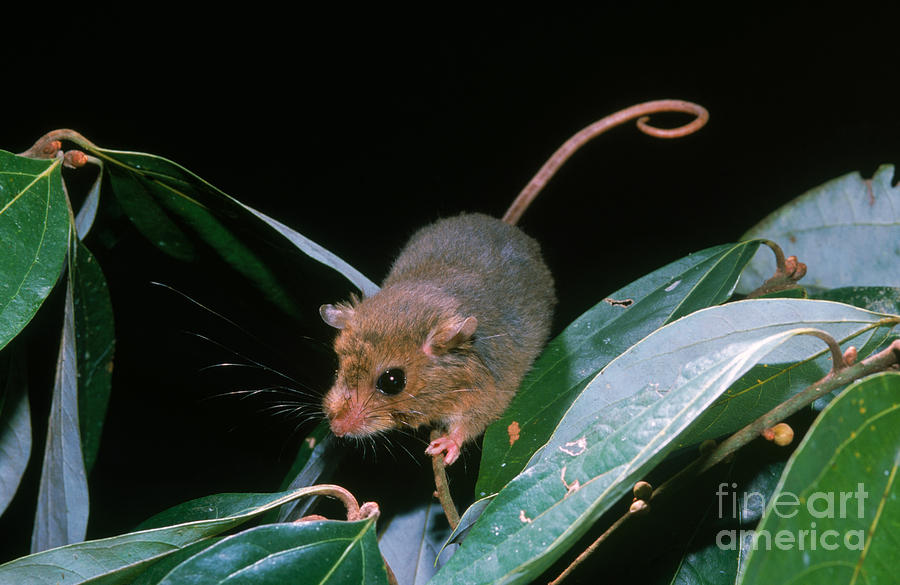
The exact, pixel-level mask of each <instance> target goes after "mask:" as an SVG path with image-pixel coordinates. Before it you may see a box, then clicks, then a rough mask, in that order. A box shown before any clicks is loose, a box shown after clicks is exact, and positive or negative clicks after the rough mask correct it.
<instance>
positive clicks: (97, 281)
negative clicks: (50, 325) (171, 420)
mask: <svg viewBox="0 0 900 585" xmlns="http://www.w3.org/2000/svg"><path fill="white" fill-rule="evenodd" d="M73 255H74V258H75V262H74V264H73V269H72V273H71V278H72V283H73V294H74V302H75V347H76V350H77V361H78V419H79V428H80V429H81V449H82V452H83V453H84V466H85V469H86V470H87V471H88V472H90V470H91V468H92V467H93V466H94V461H95V460H96V458H97V451H98V450H99V449H100V436H101V432H102V430H103V421H104V419H105V418H106V408H107V406H108V404H109V394H110V390H111V385H112V371H113V352H114V350H115V341H116V340H115V333H116V332H115V326H114V323H113V309H112V301H111V299H110V296H109V289H108V288H107V286H106V279H105V278H104V276H103V271H102V270H101V269H100V265H99V264H98V263H97V260H95V259H94V257H93V255H92V254H91V253H90V252H89V251H88V249H87V248H85V247H84V245H83V244H82V243H81V242H77V243H76V244H74V246H73Z"/></svg>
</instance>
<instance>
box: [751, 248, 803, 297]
mask: <svg viewBox="0 0 900 585" xmlns="http://www.w3.org/2000/svg"><path fill="white" fill-rule="evenodd" d="M763 244H765V245H766V246H768V247H769V248H770V249H771V250H772V252H773V253H774V254H775V274H773V275H772V277H771V278H770V279H768V280H767V281H765V282H764V283H762V285H761V286H760V287H759V288H757V289H756V290H754V291H753V292H751V293H750V294H748V295H747V298H748V299H754V298H756V297H761V296H763V295H767V294H769V293H773V292H778V291H783V290H790V289H793V288H799V287H800V285H798V284H797V281H798V280H800V279H801V278H803V277H804V276H806V264H804V263H803V262H799V261H798V260H797V257H796V256H789V257H787V258H785V257H784V252H782V251H781V246H779V245H778V244H776V243H775V242H773V241H772V240H763Z"/></svg>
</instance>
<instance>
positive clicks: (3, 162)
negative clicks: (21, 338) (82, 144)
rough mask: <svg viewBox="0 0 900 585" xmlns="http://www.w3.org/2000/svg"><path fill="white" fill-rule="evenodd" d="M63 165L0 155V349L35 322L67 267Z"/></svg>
mask: <svg viewBox="0 0 900 585" xmlns="http://www.w3.org/2000/svg"><path fill="white" fill-rule="evenodd" d="M60 164H61V163H60V162H59V161H57V160H53V161H47V160H33V159H29V158H24V157H20V156H16V155H14V154H11V153H9V152H5V151H0V349H2V348H3V347H4V346H5V345H6V344H7V343H9V341H10V340H11V339H12V338H13V337H15V336H16V335H18V333H19V331H21V330H22V328H23V327H25V325H26V324H27V323H28V322H29V321H30V320H31V318H32V317H33V316H34V314H35V313H36V312H37V310H38V307H40V306H41V303H43V302H44V299H46V298H47V295H48V294H50V290H51V289H52V288H53V286H54V285H55V284H56V280H57V278H59V274H60V271H61V270H62V267H63V259H64V258H65V255H66V246H67V243H68V234H69V215H68V209H67V207H66V196H65V193H64V192H63V187H62V178H61V175H60V171H59V169H60Z"/></svg>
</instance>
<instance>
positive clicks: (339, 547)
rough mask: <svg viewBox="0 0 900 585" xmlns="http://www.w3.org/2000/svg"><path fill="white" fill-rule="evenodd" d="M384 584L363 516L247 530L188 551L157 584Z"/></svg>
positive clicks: (370, 531) (371, 521)
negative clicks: (193, 552)
mask: <svg viewBox="0 0 900 585" xmlns="http://www.w3.org/2000/svg"><path fill="white" fill-rule="evenodd" d="M387 582H388V580H387V572H386V571H385V568H384V562H383V561H382V559H381V555H380V553H379V552H378V544H377V543H376V542H375V520H374V519H369V520H361V521H359V522H336V521H322V522H301V523H298V524H268V525H266V526H259V527H256V528H251V529H250V530H245V531H244V532H241V533H240V534H236V535H234V536H229V537H228V538H225V539H223V540H222V541H220V542H218V543H216V544H214V545H213V546H211V547H209V548H208V549H206V550H204V551H203V552H200V553H198V554H196V555H194V556H193V557H191V558H190V559H188V560H187V561H185V562H183V563H182V564H180V565H179V566H177V567H176V568H175V569H173V570H172V571H171V572H170V573H169V574H168V575H167V576H166V578H164V579H163V580H162V581H160V582H159V585H213V584H217V585H218V584H223V585H224V584H226V583H227V584H228V585H240V584H247V585H284V584H286V583H320V584H325V583H334V584H335V585H338V584H344V583H366V584H368V583H372V584H379V583H383V584H385V585H387Z"/></svg>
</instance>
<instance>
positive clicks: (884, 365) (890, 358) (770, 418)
mask: <svg viewBox="0 0 900 585" xmlns="http://www.w3.org/2000/svg"><path fill="white" fill-rule="evenodd" d="M891 322H894V323H896V319H892V320H891ZM810 334H811V335H815V336H816V337H819V338H820V339H823V340H825V341H826V343H828V346H829V348H830V349H831V351H832V359H833V365H832V369H831V371H830V372H828V374H826V375H825V377H824V378H822V379H821V380H819V381H818V382H816V383H815V384H813V385H811V386H808V387H806V388H804V389H803V390H802V391H800V392H798V393H797V394H795V395H794V396H792V397H791V398H789V399H788V400H786V401H784V402H782V403H781V404H779V405H778V406H776V407H775V408H773V409H772V410H770V411H769V412H767V413H766V414H764V415H762V416H761V417H759V418H758V419H756V420H755V421H753V422H751V423H750V424H748V425H747V426H745V427H744V428H742V429H741V430H739V431H737V432H736V433H734V434H733V435H731V436H730V437H729V438H728V439H726V440H725V441H723V442H722V443H720V444H719V445H717V446H716V447H715V448H713V449H711V450H709V451H708V453H706V454H704V455H703V456H701V457H700V458H699V459H696V460H694V461H693V462H692V463H691V464H690V465H688V466H687V467H685V468H684V469H682V470H681V471H679V472H678V473H676V474H675V475H674V476H672V477H671V478H669V479H668V480H667V481H666V482H665V483H663V484H662V485H660V486H659V487H658V488H656V489H655V490H653V494H652V495H651V496H650V500H649V501H650V502H652V501H653V500H656V499H658V498H659V497H660V496H662V495H663V494H665V493H666V492H667V491H671V489H672V488H673V486H677V485H678V484H679V483H680V482H681V481H684V480H685V479H686V478H689V477H690V478H693V477H696V476H698V475H700V474H702V473H704V472H705V471H707V470H709V469H710V468H711V467H713V466H715V465H716V464H717V463H720V462H721V461H722V460H724V459H725V458H726V457H728V456H729V455H731V454H733V453H735V452H736V451H737V450H738V449H740V448H741V447H743V446H744V445H746V444H747V443H750V442H751V441H753V440H754V439H755V438H756V437H758V436H760V435H761V434H762V433H763V431H765V430H766V429H768V428H770V427H772V426H773V425H774V424H776V423H778V422H780V421H782V420H784V419H785V418H787V417H788V416H790V415H792V414H794V413H795V412H797V411H799V410H800V409H802V408H804V407H806V406H809V405H810V404H812V403H813V402H815V401H816V400H818V399H819V398H821V397H822V396H825V395H826V394H828V393H830V392H833V391H834V390H837V389H838V388H840V387H842V386H845V385H847V384H849V383H850V382H853V381H854V380H857V379H859V378H862V377H865V376H868V375H870V374H874V373H875V372H881V371H884V370H887V369H889V368H892V367H897V365H898V364H900V340H894V342H893V343H891V345H889V346H888V347H887V348H886V349H884V350H883V351H880V352H878V353H877V354H875V355H872V356H869V357H868V358H867V359H865V360H863V361H862V362H859V363H856V364H854V363H853V362H854V361H855V359H856V348H853V347H851V348H849V349H848V350H847V351H846V352H844V354H843V356H842V355H841V354H840V352H839V351H838V353H837V358H835V357H834V356H835V353H834V352H835V347H837V342H835V341H834V339H833V338H831V337H830V336H828V334H826V333H822V332H810ZM826 337H827V338H828V339H826ZM838 349H839V348H838ZM634 515H635V512H633V511H632V510H629V511H628V512H626V513H625V514H623V515H622V516H620V517H619V519H618V520H616V521H615V522H614V523H613V524H612V525H611V526H610V527H609V528H607V529H606V531H605V532H604V533H603V534H601V535H600V536H599V537H598V538H597V540H595V541H594V542H592V543H591V545H590V546H588V547H587V548H586V549H585V550H584V551H583V552H582V553H581V554H579V555H578V557H576V558H575V560H574V561H572V563H571V564H570V565H569V566H568V567H566V568H565V570H563V572H562V573H560V574H559V576H558V577H557V578H556V579H554V580H553V581H551V582H550V585H559V584H560V583H562V581H563V580H564V579H565V578H566V577H568V576H569V575H570V574H571V573H572V572H573V571H574V570H575V569H576V568H577V567H578V566H579V565H581V564H582V563H583V562H584V561H585V560H586V559H587V558H588V557H589V556H591V554H593V553H594V552H595V551H596V550H597V549H598V548H599V547H600V544H602V543H603V541H605V540H606V539H607V538H608V537H609V535H610V534H612V533H613V531H614V530H616V529H617V528H618V527H619V526H621V525H622V524H624V523H625V522H627V521H628V519H629V518H631V517H632V516H634Z"/></svg>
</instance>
